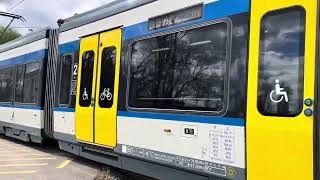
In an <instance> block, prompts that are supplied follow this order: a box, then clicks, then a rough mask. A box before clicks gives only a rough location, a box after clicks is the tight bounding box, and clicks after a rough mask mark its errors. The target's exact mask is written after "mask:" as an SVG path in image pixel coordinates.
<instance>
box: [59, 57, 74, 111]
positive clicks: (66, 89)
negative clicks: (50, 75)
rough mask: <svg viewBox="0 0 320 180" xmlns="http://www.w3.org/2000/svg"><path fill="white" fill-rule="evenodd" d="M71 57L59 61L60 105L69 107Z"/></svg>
mask: <svg viewBox="0 0 320 180" xmlns="http://www.w3.org/2000/svg"><path fill="white" fill-rule="evenodd" d="M72 57H73V56H72V55H71V54H68V55H65V56H63V57H62V60H61V78H60V97H59V100H60V105H65V106H66V105H69V103H70V86H71V66H72Z"/></svg>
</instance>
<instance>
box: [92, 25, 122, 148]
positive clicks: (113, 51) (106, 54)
mask: <svg viewBox="0 0 320 180" xmlns="http://www.w3.org/2000/svg"><path fill="white" fill-rule="evenodd" d="M120 50H121V29H115V30H112V31H108V32H104V33H102V34H100V44H99V61H98V73H97V77H98V78H97V90H96V99H95V101H96V102H95V115H94V117H95V123H94V134H95V143H97V144H100V145H103V146H107V147H110V148H113V147H115V146H116V141H117V139H116V134H117V131H116V126H117V106H118V104H117V103H118V87H119V73H120V52H121V51H120Z"/></svg>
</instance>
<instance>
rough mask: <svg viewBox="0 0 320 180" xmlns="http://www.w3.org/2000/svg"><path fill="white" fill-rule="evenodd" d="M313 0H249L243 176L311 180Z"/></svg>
mask: <svg viewBox="0 0 320 180" xmlns="http://www.w3.org/2000/svg"><path fill="white" fill-rule="evenodd" d="M316 14H317V2H316V0H314V1H310V0H281V1H279V0H268V1H263V6H262V5H261V0H252V1H251V20H250V23H251V24H250V47H249V49H250V52H249V76H248V98H247V103H248V105H247V123H246V137H247V142H246V145H247V179H248V180H256V179H259V180H261V179H265V180H269V179H295V180H300V179H305V180H312V179H313V170H314V162H313V149H314V145H313V136H314V132H313V129H314V123H313V111H314V110H313V104H314V103H313V102H314V97H315V95H314V94H315V93H314V82H315V81H314V80H315V57H316V56H315V55H316V24H317V16H316Z"/></svg>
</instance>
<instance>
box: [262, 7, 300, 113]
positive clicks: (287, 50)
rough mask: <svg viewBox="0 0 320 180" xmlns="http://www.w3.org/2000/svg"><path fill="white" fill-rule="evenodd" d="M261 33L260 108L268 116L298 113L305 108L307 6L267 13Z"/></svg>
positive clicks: (263, 19)
mask: <svg viewBox="0 0 320 180" xmlns="http://www.w3.org/2000/svg"><path fill="white" fill-rule="evenodd" d="M260 35H261V39H260V57H259V80H258V102H257V104H258V110H259V111H260V113H261V114H263V115H267V116H296V115H298V114H299V113H300V112H301V111H302V108H303V91H304V89H303V86H304V83H303V81H304V76H303V73H304V47H305V11H304V9H303V8H300V7H294V8H289V9H284V10H280V11H274V12H270V13H269V14H266V15H265V16H264V17H263V18H262V21H261V32H260Z"/></svg>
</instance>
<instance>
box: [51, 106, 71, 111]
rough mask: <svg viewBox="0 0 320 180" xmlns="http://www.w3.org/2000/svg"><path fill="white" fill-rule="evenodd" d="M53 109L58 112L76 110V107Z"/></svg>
mask: <svg viewBox="0 0 320 180" xmlns="http://www.w3.org/2000/svg"><path fill="white" fill-rule="evenodd" d="M53 111H57V112H75V108H67V107H66V108H64V107H59V108H53Z"/></svg>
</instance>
